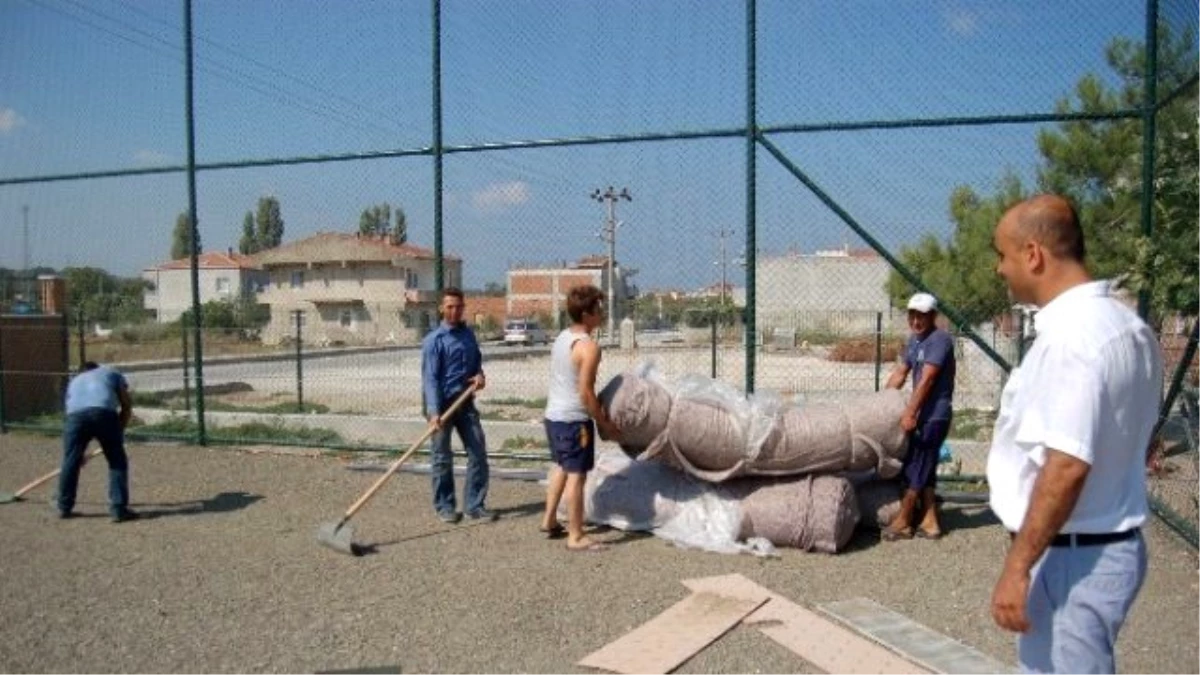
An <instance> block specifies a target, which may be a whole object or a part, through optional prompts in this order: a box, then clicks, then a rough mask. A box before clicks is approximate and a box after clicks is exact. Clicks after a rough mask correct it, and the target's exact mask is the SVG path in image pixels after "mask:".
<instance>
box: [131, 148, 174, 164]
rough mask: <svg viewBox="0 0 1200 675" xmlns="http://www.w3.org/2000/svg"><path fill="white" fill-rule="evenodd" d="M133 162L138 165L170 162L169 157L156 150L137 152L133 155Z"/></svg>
mask: <svg viewBox="0 0 1200 675" xmlns="http://www.w3.org/2000/svg"><path fill="white" fill-rule="evenodd" d="M133 161H135V162H137V163H138V164H167V163H169V162H170V161H171V156H170V155H168V154H167V153H165V152H159V151H157V150H138V151H137V152H135V153H133Z"/></svg>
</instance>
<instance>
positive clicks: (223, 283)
mask: <svg viewBox="0 0 1200 675" xmlns="http://www.w3.org/2000/svg"><path fill="white" fill-rule="evenodd" d="M217 295H229V278H228V277H219V278H218V279H217Z"/></svg>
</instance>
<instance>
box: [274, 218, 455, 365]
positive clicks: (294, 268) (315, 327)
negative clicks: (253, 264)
mask: <svg viewBox="0 0 1200 675" xmlns="http://www.w3.org/2000/svg"><path fill="white" fill-rule="evenodd" d="M256 259H257V261H258V264H259V265H260V266H261V267H262V269H263V271H264V272H265V273H266V274H267V277H268V280H267V283H266V285H265V287H264V288H263V290H262V292H261V293H259V295H258V301H259V303H262V304H266V305H269V306H270V308H271V319H270V322H269V323H268V324H267V326H266V327H265V328H264V329H263V333H262V339H263V342H265V343H267V344H277V343H279V342H280V341H282V340H283V339H284V338H286V337H290V336H291V335H293V334H294V333H295V330H296V328H295V314H294V313H295V312H297V311H299V312H302V313H303V314H302V315H301V316H302V317H303V319H302V322H303V324H302V325H303V328H302V330H303V339H304V341H305V342H310V341H311V342H313V343H316V344H334V343H343V344H381V343H395V344H416V343H418V342H420V340H421V338H422V336H424V335H425V332H426V331H427V330H428V329H429V328H431V327H433V326H435V325H436V324H437V322H438V305H439V303H440V301H441V298H439V297H438V294H437V290H436V286H437V284H436V280H435V278H434V255H433V251H432V250H430V249H426V248H421V247H419V246H413V245H412V244H407V243H405V244H393V243H392V242H391V241H389V240H388V238H387V237H386V236H383V237H366V236H359V235H355V234H341V233H333V232H325V233H320V234H316V235H313V236H311V237H308V238H307V239H302V240H300V241H297V242H293V243H291V244H285V245H283V246H279V247H277V248H273V249H270V250H267V251H262V252H261V253H259V254H258V255H257V256H256ZM443 261H444V269H443V275H444V281H445V285H446V286H460V285H461V284H462V260H461V259H459V258H457V257H454V256H449V255H447V256H444V258H443Z"/></svg>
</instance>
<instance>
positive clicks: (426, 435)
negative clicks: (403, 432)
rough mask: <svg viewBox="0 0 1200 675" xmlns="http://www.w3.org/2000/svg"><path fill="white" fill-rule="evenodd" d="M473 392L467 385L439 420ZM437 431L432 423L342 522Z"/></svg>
mask: <svg viewBox="0 0 1200 675" xmlns="http://www.w3.org/2000/svg"><path fill="white" fill-rule="evenodd" d="M473 393H475V384H471V386H469V387H467V388H466V390H465V391H463V393H461V394H459V395H458V398H457V399H455V401H454V404H453V405H451V406H450V408H449V409H448V410H446V412H444V413H442V416H441V417H440V418H439V419H438V422H440V423H441V424H443V425H444V424H445V423H446V422H448V421H449V420H450V418H451V417H453V416H454V413H456V412H458V409H459V408H460V407H462V404H463V403H464V402H465V401H466V400H467V398H468V397H470V395H471V394H473ZM435 431H437V427H436V426H434V425H433V424H430V425H429V428H427V429H426V430H425V433H424V434H423V435H422V436H421V437H420V438H418V439H417V442H416V443H413V444H412V446H410V447H409V448H408V451H407V452H405V453H404V454H403V455H400V459H398V460H396V461H395V462H392V465H391V466H390V467H388V470H387V471H386V472H385V473H384V474H383V475H382V476H380V477H379V480H377V481H375V484H374V485H372V486H371V487H370V488H368V489H367V491H366V492H364V493H363V496H361V497H359V498H358V501H356V502H354V503H353V504H351V505H350V508H348V509H346V515H344V516H342V522H343V523H344V522H346V521H347V520H350V518H351V517H352V516H353V515H354V514H355V513H357V512H358V510H359V509H361V508H362V507H363V506H365V505H366V503H367V502H368V501H370V500H371V497H374V496H375V493H376V492H378V491H379V488H381V487H383V484H384V483H386V482H387V479H388V478H391V477H392V474H394V473H396V472H397V471H399V470H400V466H401V465H402V464H404V462H406V461H407V460H408V458H409V456H410V455H412V454H413V453H414V452H416V451H417V448H419V447H421V445H422V444H423V443H424V442H425V441H427V440H429V437H430V436H432V435H433V432H435Z"/></svg>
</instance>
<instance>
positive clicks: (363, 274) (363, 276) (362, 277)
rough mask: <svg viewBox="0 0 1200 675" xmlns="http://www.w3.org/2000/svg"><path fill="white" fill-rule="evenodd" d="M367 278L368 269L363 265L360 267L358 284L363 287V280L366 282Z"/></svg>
mask: <svg viewBox="0 0 1200 675" xmlns="http://www.w3.org/2000/svg"><path fill="white" fill-rule="evenodd" d="M366 280H367V270H366V269H365V268H362V267H360V268H358V285H359V286H360V287H361V286H362V285H363V282H365V281H366Z"/></svg>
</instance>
